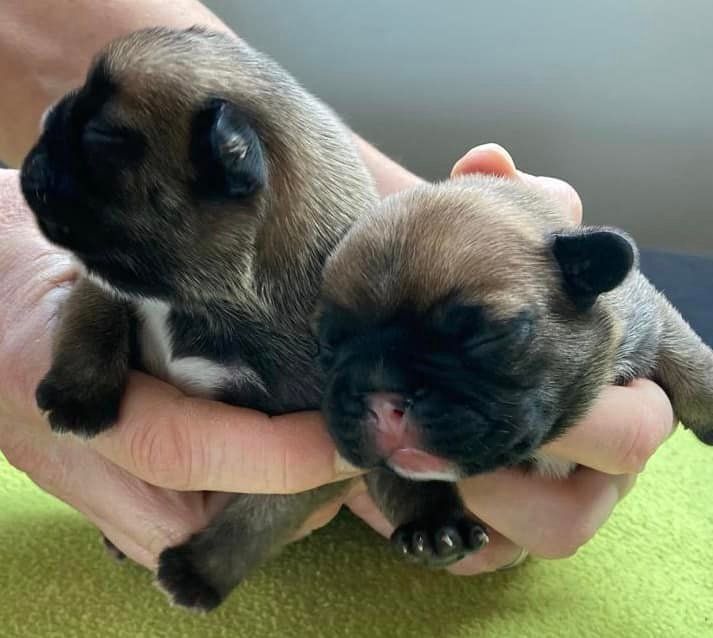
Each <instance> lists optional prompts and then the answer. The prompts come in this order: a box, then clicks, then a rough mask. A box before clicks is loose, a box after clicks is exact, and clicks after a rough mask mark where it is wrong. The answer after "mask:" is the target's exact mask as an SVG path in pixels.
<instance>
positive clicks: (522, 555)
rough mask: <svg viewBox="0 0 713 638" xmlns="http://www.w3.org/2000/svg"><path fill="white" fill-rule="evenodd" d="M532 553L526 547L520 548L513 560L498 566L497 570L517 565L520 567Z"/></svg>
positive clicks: (502, 570) (505, 569)
mask: <svg viewBox="0 0 713 638" xmlns="http://www.w3.org/2000/svg"><path fill="white" fill-rule="evenodd" d="M529 555H530V552H528V551H527V550H526V549H525V548H524V547H523V548H522V549H520V551H519V552H518V554H517V556H515V557H514V558H513V560H512V561H510V562H509V563H508V564H507V565H503V566H502V567H498V569H496V570H495V571H498V572H504V571H507V570H509V569H515V568H516V567H519V566H520V565H522V564H523V563H524V562H525V561H526V560H527V557H528V556H529Z"/></svg>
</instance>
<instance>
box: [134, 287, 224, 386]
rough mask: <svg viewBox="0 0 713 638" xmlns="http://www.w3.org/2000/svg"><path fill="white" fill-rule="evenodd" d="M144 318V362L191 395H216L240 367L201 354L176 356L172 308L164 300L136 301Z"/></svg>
mask: <svg viewBox="0 0 713 638" xmlns="http://www.w3.org/2000/svg"><path fill="white" fill-rule="evenodd" d="M137 308H138V311H139V315H140V318H141V326H140V329H139V339H140V344H141V354H142V358H143V362H144V365H145V366H146V367H147V368H148V370H149V372H151V374H153V375H155V376H157V377H159V378H160V379H163V380H164V381H166V382H168V383H170V384H172V385H174V386H176V387H177V388H178V389H179V390H182V391H183V392H185V393H186V394H189V395H191V396H197V397H203V398H206V399H208V398H213V397H214V396H215V394H216V392H217V391H218V390H220V389H221V388H223V387H224V386H225V385H226V384H227V383H228V382H229V381H230V380H231V379H235V377H236V373H237V372H238V371H237V370H234V369H232V368H230V367H227V366H223V365H221V364H219V363H216V362H215V361H210V360H208V359H204V358H202V357H180V358H174V357H173V353H172V348H171V335H170V331H169V330H170V328H169V324H168V315H169V312H170V311H171V308H170V306H169V305H168V304H166V303H164V302H162V301H154V300H142V301H141V302H139V303H137Z"/></svg>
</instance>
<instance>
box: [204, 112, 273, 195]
mask: <svg viewBox="0 0 713 638" xmlns="http://www.w3.org/2000/svg"><path fill="white" fill-rule="evenodd" d="M190 154H191V162H192V163H193V167H194V169H195V172H196V184H195V187H196V190H197V192H198V193H199V194H201V195H203V196H206V197H218V198H223V197H247V196H248V195H252V194H253V193H255V192H256V191H258V190H260V189H261V188H262V187H263V186H265V183H266V180H267V167H266V164H265V156H264V153H263V149H262V144H261V142H260V138H259V137H258V135H257V133H256V131H255V129H254V128H253V127H252V126H251V125H250V123H249V121H248V119H247V118H246V117H245V115H244V114H243V113H241V111H240V110H239V109H238V108H237V107H236V106H235V105H234V104H231V103H230V102H228V101H226V100H220V99H214V100H211V101H210V102H209V103H208V104H207V105H206V106H205V107H204V108H202V109H201V110H200V111H199V112H198V113H196V115H195V117H194V120H193V126H192V129H191V147H190Z"/></svg>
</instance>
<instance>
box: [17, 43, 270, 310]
mask: <svg viewBox="0 0 713 638" xmlns="http://www.w3.org/2000/svg"><path fill="white" fill-rule="evenodd" d="M154 46H155V45H154ZM179 51H180V49H179ZM150 54H151V51H143V50H142V46H141V42H137V43H135V46H134V49H133V51H132V50H130V49H128V48H127V47H126V46H125V47H124V50H123V51H122V52H121V54H117V55H116V56H113V54H112V51H111V50H110V51H109V52H108V53H105V54H104V55H103V56H101V57H99V58H98V60H97V61H96V62H95V63H94V65H93V67H92V69H91V71H90V73H89V75H88V77H87V81H86V83H85V84H84V85H83V86H82V87H81V88H79V89H77V90H75V91H72V92H70V93H69V94H68V95H66V96H65V97H64V98H62V99H61V100H60V101H59V102H58V103H57V104H55V105H54V106H53V107H52V108H51V109H50V110H49V112H48V113H47V115H46V116H45V118H44V121H43V129H42V132H41V135H40V138H39V140H38V142H37V143H36V145H35V147H34V148H33V149H32V151H31V152H30V153H29V154H28V156H27V157H26V159H25V161H24V164H23V166H22V171H21V185H22V191H23V194H24V196H25V198H26V200H27V202H28V204H29V205H30V207H31V209H32V210H33V212H34V213H35V216H36V218H37V222H38V224H39V227H40V229H41V230H42V232H43V233H44V235H45V236H46V237H47V238H48V239H49V240H50V241H52V242H53V243H55V244H57V245H59V246H62V247H64V248H67V249H68V250H70V251H72V252H73V253H74V254H75V256H76V257H78V258H79V260H80V261H81V262H82V263H83V265H84V266H85V267H86V269H87V271H88V273H89V275H90V276H93V277H95V278H96V279H98V280H100V281H101V282H106V283H108V285H110V286H111V287H112V288H113V289H115V290H118V291H119V292H120V293H125V294H127V295H131V296H145V297H155V298H159V299H166V300H184V301H185V300H190V297H191V296H194V295H196V294H200V291H211V293H212V294H215V295H216V296H221V294H227V292H226V291H224V290H223V287H224V286H225V282H224V278H223V277H221V275H220V273H221V272H225V267H224V266H223V264H226V263H228V264H229V263H234V262H235V259H236V258H237V259H239V258H240V254H241V252H245V251H246V250H249V248H248V247H249V246H250V244H251V241H250V239H251V238H254V235H255V234H256V232H257V228H258V226H259V223H260V221H261V205H262V199H263V195H264V190H265V186H266V181H267V163H266V153H265V149H264V147H263V144H262V142H261V140H260V138H259V136H258V133H257V130H256V127H255V125H254V123H253V122H252V120H251V118H250V116H249V115H248V113H247V109H243V108H242V107H241V106H240V105H238V104H236V103H235V102H234V101H231V100H230V99H227V98H224V97H221V96H220V95H219V94H218V93H214V92H212V91H210V87H206V86H203V87H202V88H200V89H198V88H195V89H187V88H186V86H185V84H186V83H190V81H191V79H190V75H189V74H188V72H186V74H185V75H182V73H181V69H180V67H181V65H182V64H184V63H185V65H186V67H187V68H191V67H188V65H189V64H191V60H190V59H186V60H182V59H180V57H179V58H177V59H174V60H172V63H173V72H172V73H164V74H161V73H158V72H157V70H156V68H155V66H151V64H150V60H151V58H150ZM154 55H155V56H160V55H162V52H161V51H160V50H157V51H155V52H154ZM186 55H187V54H186ZM117 60H118V61H120V62H121V64H119V62H117ZM209 61H210V58H201V57H200V54H199V53H197V54H196V56H195V59H194V60H193V71H192V72H193V73H195V72H196V68H195V67H196V66H199V65H200V64H201V63H202V62H205V63H207V62H209ZM177 68H178V71H177V70H176V69H177ZM204 71H205V70H204ZM204 84H205V83H204ZM216 237H217V238H219V240H216ZM236 253H237V257H236ZM245 257H246V259H247V258H248V257H249V255H245ZM231 260H232V262H231Z"/></svg>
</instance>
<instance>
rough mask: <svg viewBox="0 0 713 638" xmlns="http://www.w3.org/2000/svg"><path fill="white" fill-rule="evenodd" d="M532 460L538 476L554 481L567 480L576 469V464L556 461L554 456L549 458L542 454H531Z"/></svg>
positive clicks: (561, 460) (560, 460)
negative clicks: (553, 479)
mask: <svg viewBox="0 0 713 638" xmlns="http://www.w3.org/2000/svg"><path fill="white" fill-rule="evenodd" d="M532 460H533V461H534V462H535V468H536V469H537V472H538V474H542V475H543V476H548V477H550V478H555V479H563V478H567V477H568V476H569V475H570V474H571V473H572V472H573V471H574V468H575V467H576V464H575V463H572V462H571V461H565V460H564V459H558V458H557V457H555V456H549V455H547V454H543V453H542V452H537V453H535V454H533V455H532Z"/></svg>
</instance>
